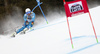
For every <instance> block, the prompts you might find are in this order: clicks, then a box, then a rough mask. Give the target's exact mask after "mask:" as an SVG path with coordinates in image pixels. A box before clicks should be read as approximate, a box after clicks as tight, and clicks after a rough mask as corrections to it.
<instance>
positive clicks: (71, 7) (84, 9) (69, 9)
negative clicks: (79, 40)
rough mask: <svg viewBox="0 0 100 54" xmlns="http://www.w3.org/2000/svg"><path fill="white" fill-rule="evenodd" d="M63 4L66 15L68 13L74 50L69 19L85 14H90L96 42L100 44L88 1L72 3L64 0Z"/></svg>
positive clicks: (77, 0)
mask: <svg viewBox="0 0 100 54" xmlns="http://www.w3.org/2000/svg"><path fill="white" fill-rule="evenodd" d="M63 3H64V7H65V13H66V16H67V24H68V29H69V35H70V40H71V44H72V48H74V46H73V41H72V36H71V31H70V26H69V21H68V17H73V16H75V15H79V14H83V13H89V17H90V20H91V24H92V27H93V31H94V34H95V37H96V41H97V43H98V39H97V35H96V31H95V28H94V25H93V21H92V18H91V15H90V12H89V9H88V5H87V2H86V0H75V1H70V2H66V1H65V0H63Z"/></svg>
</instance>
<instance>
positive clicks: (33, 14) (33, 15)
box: [32, 12, 35, 22]
mask: <svg viewBox="0 0 100 54" xmlns="http://www.w3.org/2000/svg"><path fill="white" fill-rule="evenodd" d="M34 20H35V13H34V12H32V21H33V22H34Z"/></svg>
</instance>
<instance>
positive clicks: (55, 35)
mask: <svg viewBox="0 0 100 54" xmlns="http://www.w3.org/2000/svg"><path fill="white" fill-rule="evenodd" d="M99 10H100V6H98V7H95V8H92V9H90V13H91V16H92V20H93V23H94V26H95V29H96V33H97V36H98V40H99V43H97V42H96V38H95V35H94V32H93V28H92V25H91V21H90V18H89V15H88V13H86V14H82V15H78V16H74V17H72V18H69V24H70V29H71V34H72V39H73V45H74V49H72V46H71V42H70V36H69V32H68V26H67V21H66V16H65V17H62V18H61V19H57V20H56V21H54V22H52V23H51V22H50V23H49V24H48V25H47V24H45V25H40V26H37V27H35V30H34V31H31V32H28V33H26V34H23V35H17V36H16V37H15V38H8V37H9V36H7V37H6V38H5V36H0V54H100V51H99V50H100V33H99V32H100V24H99V23H100V18H99V16H100V15H99V12H100V11H99Z"/></svg>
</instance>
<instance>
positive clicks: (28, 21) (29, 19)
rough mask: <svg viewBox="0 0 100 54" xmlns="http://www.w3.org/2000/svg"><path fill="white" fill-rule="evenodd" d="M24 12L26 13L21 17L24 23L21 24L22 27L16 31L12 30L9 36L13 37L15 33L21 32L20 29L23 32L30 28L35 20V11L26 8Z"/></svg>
mask: <svg viewBox="0 0 100 54" xmlns="http://www.w3.org/2000/svg"><path fill="white" fill-rule="evenodd" d="M25 12H26V13H25V14H24V17H23V18H24V25H23V26H22V28H20V29H18V30H17V31H16V32H14V33H13V34H12V36H11V37H15V35H16V34H18V33H20V32H22V31H23V33H25V31H27V30H29V29H32V27H33V24H34V20H35V13H34V12H32V11H31V10H30V8H26V10H25Z"/></svg>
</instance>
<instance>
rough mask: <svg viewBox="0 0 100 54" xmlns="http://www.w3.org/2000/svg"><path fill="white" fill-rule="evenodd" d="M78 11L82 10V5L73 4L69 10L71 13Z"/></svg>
mask: <svg viewBox="0 0 100 54" xmlns="http://www.w3.org/2000/svg"><path fill="white" fill-rule="evenodd" d="M80 10H83V7H82V5H80V4H74V5H72V6H71V8H70V11H71V12H77V11H80Z"/></svg>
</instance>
